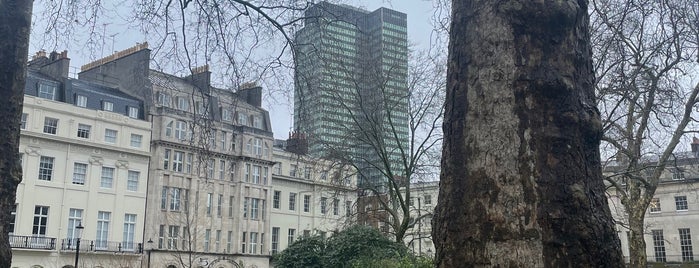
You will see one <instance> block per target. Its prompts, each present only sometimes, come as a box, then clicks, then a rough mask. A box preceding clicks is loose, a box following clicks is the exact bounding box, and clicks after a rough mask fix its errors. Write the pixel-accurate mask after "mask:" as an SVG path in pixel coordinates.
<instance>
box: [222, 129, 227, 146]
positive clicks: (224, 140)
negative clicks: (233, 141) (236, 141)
mask: <svg viewBox="0 0 699 268" xmlns="http://www.w3.org/2000/svg"><path fill="white" fill-rule="evenodd" d="M226 139H228V133H226V132H225V131H221V150H225V149H226Z"/></svg>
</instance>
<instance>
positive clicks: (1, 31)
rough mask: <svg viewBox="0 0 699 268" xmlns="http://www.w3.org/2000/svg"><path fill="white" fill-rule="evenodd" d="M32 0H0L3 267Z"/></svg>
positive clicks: (17, 177) (8, 252)
mask: <svg viewBox="0 0 699 268" xmlns="http://www.w3.org/2000/svg"><path fill="white" fill-rule="evenodd" d="M32 4H33V1H31V0H0V36H2V37H3V38H0V92H1V94H2V98H0V137H2V143H0V267H10V266H11V264H12V249H11V248H10V243H9V237H8V232H9V230H8V228H9V224H10V211H11V210H12V208H13V206H14V204H15V195H16V190H17V185H18V184H19V183H20V182H21V181H22V167H21V166H20V162H19V131H20V130H19V125H20V120H21V115H22V102H23V100H24V85H25V82H26V81H25V80H26V76H27V55H28V49H29V28H30V25H31V12H32Z"/></svg>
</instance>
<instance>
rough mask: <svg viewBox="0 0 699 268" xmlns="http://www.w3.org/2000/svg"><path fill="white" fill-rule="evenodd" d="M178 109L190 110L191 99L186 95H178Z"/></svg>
mask: <svg viewBox="0 0 699 268" xmlns="http://www.w3.org/2000/svg"><path fill="white" fill-rule="evenodd" d="M177 109H178V110H181V111H189V100H188V99H187V98H186V97H177Z"/></svg>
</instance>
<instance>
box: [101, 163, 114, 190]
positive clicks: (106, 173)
mask: <svg viewBox="0 0 699 268" xmlns="http://www.w3.org/2000/svg"><path fill="white" fill-rule="evenodd" d="M113 184H114V168H111V167H102V176H101V180H100V187H102V188H107V189H111V188H112V187H113Z"/></svg>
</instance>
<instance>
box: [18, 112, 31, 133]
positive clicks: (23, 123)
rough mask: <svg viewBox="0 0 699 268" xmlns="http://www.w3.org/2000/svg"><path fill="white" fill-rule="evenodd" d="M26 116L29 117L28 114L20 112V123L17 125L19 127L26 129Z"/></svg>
mask: <svg viewBox="0 0 699 268" xmlns="http://www.w3.org/2000/svg"><path fill="white" fill-rule="evenodd" d="M27 117H29V114H27V113H22V121H21V122H20V125H19V128H20V129H27Z"/></svg>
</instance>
